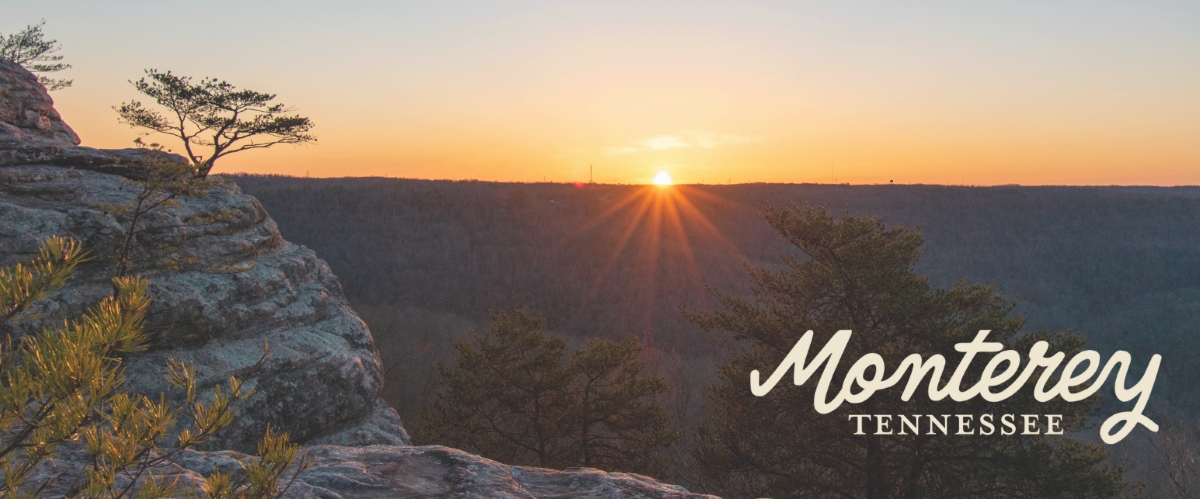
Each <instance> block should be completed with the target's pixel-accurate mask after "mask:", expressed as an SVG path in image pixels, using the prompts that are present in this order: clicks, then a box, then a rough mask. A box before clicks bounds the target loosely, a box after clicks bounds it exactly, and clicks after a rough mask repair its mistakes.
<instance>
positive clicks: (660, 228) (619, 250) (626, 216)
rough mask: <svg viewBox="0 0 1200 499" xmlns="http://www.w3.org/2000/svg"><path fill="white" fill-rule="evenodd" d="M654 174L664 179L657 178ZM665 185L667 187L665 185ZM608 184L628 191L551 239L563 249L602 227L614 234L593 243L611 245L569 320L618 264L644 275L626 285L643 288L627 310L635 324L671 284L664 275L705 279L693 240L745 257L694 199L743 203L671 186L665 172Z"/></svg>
mask: <svg viewBox="0 0 1200 499" xmlns="http://www.w3.org/2000/svg"><path fill="white" fill-rule="evenodd" d="M659 177H665V178H663V179H662V180H663V181H662V182H660V181H659V180H660V178H659ZM667 186H670V187H671V188H669V189H668V188H665V187H667ZM608 188H613V189H618V188H619V189H621V190H626V189H631V191H626V192H628V194H626V195H624V197H623V198H620V199H619V200H618V201H616V202H613V203H612V204H611V205H610V206H608V207H607V208H606V209H604V210H602V211H600V213H598V214H597V215H595V216H593V217H589V220H588V221H587V223H585V224H583V225H582V226H581V227H579V228H578V229H576V230H574V231H572V233H571V234H568V235H565V236H564V238H563V239H562V240H561V241H560V243H559V244H556V246H558V247H561V248H564V249H565V248H566V247H568V246H569V245H570V243H571V241H572V240H575V241H578V240H579V239H581V238H584V237H585V236H592V235H596V234H602V233H604V232H606V231H612V232H613V233H614V234H613V235H614V236H615V237H611V238H602V239H598V240H596V242H595V243H593V244H599V243H600V241H603V243H602V244H611V249H610V250H608V251H605V252H604V254H606V256H605V257H604V258H603V260H602V261H600V262H597V265H596V266H597V271H596V272H595V273H594V274H593V275H594V278H593V279H592V282H590V283H589V284H588V286H587V288H586V291H585V293H586V294H585V296H584V297H583V300H582V304H583V305H584V307H581V308H580V310H579V312H577V313H576V314H575V317H574V318H573V319H572V320H571V323H572V324H571V325H574V324H575V323H577V321H579V320H581V319H582V315H583V313H584V312H583V310H584V308H586V307H587V306H588V305H589V304H591V303H593V302H594V301H595V300H596V298H597V297H598V296H599V294H600V293H601V292H604V291H605V284H606V282H607V280H608V278H609V276H610V275H611V274H612V273H613V272H614V270H615V269H616V268H617V266H618V265H621V266H629V265H633V266H636V271H638V272H641V273H642V274H644V279H645V281H644V287H643V288H641V289H639V290H629V292H637V293H645V294H644V303H643V304H642V305H640V306H638V307H637V308H638V309H637V310H633V311H631V312H633V313H634V314H636V315H637V317H631V318H634V319H637V320H636V321H635V322H637V323H640V324H650V323H652V322H653V317H652V314H653V310H654V301H655V297H656V296H657V294H658V293H659V290H660V289H666V288H667V287H673V286H676V285H677V283H675V282H665V281H666V280H668V279H673V280H676V281H677V280H678V279H687V280H691V281H694V282H696V283H699V284H700V285H701V286H700V287H701V288H702V287H703V285H704V284H705V277H704V276H703V275H702V272H701V270H700V265H701V264H702V263H701V262H697V258H696V254H695V251H694V248H693V244H697V242H699V241H703V243H701V244H707V245H712V244H714V242H715V244H716V246H718V247H717V248H712V249H713V250H715V251H717V252H719V253H721V254H724V255H731V256H734V257H735V258H737V259H740V260H745V256H744V255H743V254H742V252H741V251H740V250H738V248H737V247H736V246H735V245H734V244H732V243H731V242H730V241H729V240H728V239H727V238H726V237H725V236H724V234H722V232H721V231H720V230H719V229H718V228H717V227H716V226H715V225H714V224H713V223H712V222H711V221H710V220H709V219H708V217H707V216H705V214H704V212H703V211H701V209H700V208H698V207H697V203H699V204H700V205H701V206H704V207H705V208H706V209H710V210H711V209H713V208H716V209H730V208H733V207H739V208H743V209H744V208H745V207H744V206H741V205H740V204H738V203H734V202H731V201H729V200H726V199H724V198H722V197H720V196H717V195H715V194H713V193H711V192H708V191H709V190H710V189H706V188H703V187H697V186H685V185H674V184H673V183H672V182H671V179H670V176H669V174H667V172H665V171H664V172H659V176H656V177H655V181H654V185H647V186H640V187H615V186H613V187H608ZM689 198H691V199H689ZM693 199H694V200H695V201H693ZM614 229H615V230H614ZM610 291H611V290H610Z"/></svg>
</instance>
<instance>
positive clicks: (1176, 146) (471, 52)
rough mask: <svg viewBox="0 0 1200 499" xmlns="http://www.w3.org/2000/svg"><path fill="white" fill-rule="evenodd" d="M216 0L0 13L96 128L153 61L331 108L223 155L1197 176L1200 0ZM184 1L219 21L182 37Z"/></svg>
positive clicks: (1197, 180) (622, 170)
mask: <svg viewBox="0 0 1200 499" xmlns="http://www.w3.org/2000/svg"><path fill="white" fill-rule="evenodd" d="M217 4H218V5H216V6H215V8H213V7H206V6H200V5H167V6H164V5H158V4H151V3H148V2H142V1H134V2H124V3H120V4H115V5H76V4H69V5H68V4H65V3H63V4H61V5H57V4H56V3H55V2H54V1H51V2H45V3H39V4H33V3H30V4H19V5H14V6H12V7H10V9H9V10H8V13H7V15H6V16H5V19H4V20H3V21H0V32H3V33H10V32H13V31H15V30H18V29H20V28H22V27H24V26H25V25H26V24H31V23H36V22H38V21H39V20H40V19H43V18H44V19H45V20H46V27H45V30H46V33H47V35H48V36H49V37H50V38H55V39H58V41H59V42H60V43H61V44H62V51H61V54H62V55H64V56H65V59H64V62H68V63H70V64H73V65H74V68H72V69H70V70H68V71H65V72H62V73H58V74H56V75H55V76H56V77H62V78H71V79H74V80H75V86H74V87H73V88H70V89H66V90H62V91H58V92H55V93H54V94H53V97H54V99H55V101H56V107H57V109H58V110H59V112H60V113H61V114H62V115H63V118H64V120H65V121H66V122H67V123H68V124H69V125H71V126H72V127H73V128H74V129H75V130H76V132H78V133H79V135H80V136H81V137H82V138H83V142H84V145H89V146H95V147H105V148H121V147H129V146H130V145H131V141H132V139H133V138H135V137H137V133H136V132H135V131H134V130H132V129H130V128H128V127H126V126H124V125H120V124H118V123H117V122H116V114H115V113H114V112H113V111H112V109H111V107H112V106H113V105H116V104H119V103H121V102H124V101H128V100H130V99H133V98H137V97H138V96H137V94H136V93H135V92H134V91H133V89H132V87H131V86H130V85H129V84H128V83H127V81H128V80H131V79H137V78H139V77H140V76H141V75H142V71H143V70H144V69H148V68H157V69H162V70H172V71H174V72H175V73H176V74H182V75H189V76H194V77H202V76H215V77H219V78H222V79H225V80H228V81H229V82H230V83H233V84H234V85H237V86H239V87H243V88H248V89H252V90H257V91H262V92H270V93H275V94H278V96H279V101H281V102H284V103H286V104H288V105H289V106H292V107H294V108H295V109H296V110H297V112H298V113H300V114H302V115H304V116H308V117H310V118H312V119H313V121H314V122H315V123H316V128H315V130H314V132H315V134H316V135H317V137H318V142H317V144H315V145H311V146H304V147H298V148H293V147H288V146H283V147H276V148H272V149H269V150H265V151H254V152H250V153H243V154H237V155H233V156H230V157H228V158H226V159H224V160H222V161H221V162H219V163H218V164H217V167H216V169H215V170H214V171H215V172H217V173H222V172H225V173H230V172H247V173H275V174H287V175H295V176H305V175H308V176H312V177H340V176H387V177H406V178H432V179H479V180H491V181H524V182H540V181H543V180H545V181H554V182H588V181H595V182H597V183H622V184H651V183H652V182H653V178H654V176H655V175H656V174H657V172H659V171H669V172H670V176H671V177H672V180H673V182H674V183H675V184H677V185H678V184H702V183H703V184H726V183H747V182H792V183H803V182H808V183H852V184H886V183H890V182H894V183H897V184H916V183H924V184H968V185H1000V184H1023V185H1049V184H1067V185H1112V184H1124V185H1131V184H1136V185H1197V184H1200V140H1197V139H1196V137H1197V136H1200V92H1196V91H1195V89H1196V88H1200V65H1197V64H1195V62H1194V54H1195V53H1200V30H1195V29H1194V27H1195V26H1196V25H1200V4H1195V3H1194V2H1193V3H1187V2H1169V1H1155V2H1142V3H1138V4H1136V5H1117V4H1104V5H1098V4H1094V3H1087V2H1077V3H1057V4H1055V5H1040V4H1037V3H1005V4H997V5H990V6H979V5H974V6H965V5H944V4H934V3H919V4H912V5H905V6H897V5H887V4H865V3H864V4H857V3H839V4H837V5H825V6H821V5H803V4H797V3H793V2H778V3H772V2H767V3H761V4H741V3H728V4H697V3H691V2H661V3H653V4H644V3H634V2H611V3H605V4H603V5H599V4H597V5H590V4H583V5H558V4H553V5H549V4H543V3H523V2H508V3H505V4H503V5H499V4H494V3H483V2H476V3H468V4H461V5H448V4H444V3H406V4H394V3H384V2H380V3H374V2H356V3H351V4H347V5H339V6H333V5H328V4H323V3H316V2H305V1H300V2H295V3H288V4H282V3H254V4H246V3H244V2H242V3H233V2H228V3H225V2H221V1H218V2H217ZM231 9H237V10H238V12H240V13H241V14H240V15H239V16H236V18H230V17H229V16H227V15H226V14H227V13H228V12H230V11H231ZM266 18H271V19H276V21H273V22H272V23H270V24H269V25H264V24H262V23H261V22H259V20H261V19H266ZM180 19H187V20H188V22H192V23H195V24H197V25H205V26H210V27H211V29H212V30H213V31H212V33H210V34H211V36H207V37H205V40H200V41H197V40H192V39H189V38H187V37H180V36H178V35H177V33H176V31H177V26H178V20H180ZM115 25H121V26H132V27H135V29H134V28H131V29H134V31H132V33H135V34H136V36H130V35H129V34H128V32H127V30H113V29H110V27H111V26H115ZM146 40H153V41H154V43H151V44H147V43H145V41H146ZM247 47H250V48H247ZM155 140H156V141H158V142H161V143H164V144H166V145H167V146H168V147H174V148H176V149H178V145H176V144H173V143H172V142H171V141H170V140H169V139H166V138H164V137H157V138H155Z"/></svg>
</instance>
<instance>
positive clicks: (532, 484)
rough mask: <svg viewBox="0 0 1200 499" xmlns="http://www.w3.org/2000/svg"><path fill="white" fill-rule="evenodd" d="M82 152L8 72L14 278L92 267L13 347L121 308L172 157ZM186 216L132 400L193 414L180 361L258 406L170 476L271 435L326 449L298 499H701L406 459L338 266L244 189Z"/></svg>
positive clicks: (233, 461) (216, 193)
mask: <svg viewBox="0 0 1200 499" xmlns="http://www.w3.org/2000/svg"><path fill="white" fill-rule="evenodd" d="M79 143H80V140H79V137H78V136H77V135H76V134H75V132H74V131H72V130H71V128H70V127H69V126H67V125H66V123H64V122H63V120H62V119H61V117H60V116H59V115H58V113H57V112H56V111H55V110H54V107H53V102H52V101H51V99H50V96H49V94H47V93H46V91H45V89H44V88H42V87H41V85H39V84H38V83H37V79H36V77H34V76H33V75H32V74H30V73H28V72H27V71H25V70H24V69H22V68H20V67H19V66H17V65H15V64H11V63H9V62H7V61H3V60H0V266H7V265H11V264H13V263H16V262H19V261H24V260H28V259H30V258H31V257H32V256H33V255H34V254H35V252H36V249H37V247H38V245H39V243H40V242H41V241H42V240H43V239H44V238H46V237H48V236H52V235H58V236H69V237H72V238H75V239H77V240H80V241H82V242H83V243H84V245H85V247H86V248H88V249H89V250H90V254H91V256H92V260H91V261H89V262H87V263H85V264H83V265H81V266H80V268H79V269H78V271H77V272H76V275H75V276H74V278H73V279H72V281H71V282H70V283H69V285H68V286H67V287H66V288H64V289H63V290H62V291H61V292H59V293H57V294H56V295H54V296H52V297H51V298H49V299H46V300H43V301H41V302H39V303H38V305H37V306H38V309H37V310H36V311H35V312H37V313H40V314H42V315H41V317H40V318H39V319H38V320H34V321H27V322H20V323H16V324H15V325H9V326H7V327H8V328H9V330H8V331H0V333H8V334H13V335H14V336H20V335H24V334H33V333H36V332H37V331H38V330H39V329H40V328H41V327H42V326H43V325H45V324H47V323H49V322H57V321H61V320H62V319H63V318H66V317H70V316H71V315H72V314H77V313H78V312H79V311H80V310H82V308H84V307H85V306H86V305H87V304H91V303H95V302H96V301H98V300H99V299H101V298H102V297H103V296H106V295H107V294H109V293H111V289H112V288H111V284H110V279H111V278H112V277H113V275H115V273H116V266H115V261H114V258H113V257H112V255H114V254H115V253H116V250H117V249H118V248H119V247H120V245H121V243H122V237H123V234H124V228H123V226H122V224H123V223H125V222H124V221H123V219H122V217H121V216H120V215H118V214H116V213H114V210H112V208H111V207H112V206H117V205H121V204H126V203H129V202H130V200H131V199H133V196H134V195H135V188H134V186H133V185H131V184H130V182H129V181H128V180H127V179H128V178H138V176H139V172H140V170H139V165H140V164H141V162H142V161H144V160H145V159H146V158H147V157H149V156H152V155H159V158H160V159H161V158H162V156H161V153H156V152H153V151H146V150H136V149H125V150H100V149H93V148H87V147H81V146H79V145H78V144H79ZM167 159H172V158H169V157H168V158H167ZM173 159H175V160H179V161H182V158H179V157H177V156H176V157H174V158H173ZM180 201H181V202H180V205H179V206H176V207H172V208H171V209H169V210H162V211H159V212H157V213H156V214H154V215H153V217H154V219H153V223H154V225H155V226H156V227H159V228H160V229H159V230H158V231H157V232H156V239H155V244H159V245H161V246H163V247H162V248H160V249H161V251H163V252H165V253H168V256H169V258H167V260H168V261H170V262H173V263H170V264H163V263H161V260H160V263H143V264H140V265H138V266H137V267H136V268H135V270H136V271H137V273H138V274H140V275H142V276H144V277H146V278H148V279H149V280H150V282H151V286H150V296H151V298H152V305H151V309H150V311H149V313H148V315H147V331H148V333H149V334H150V343H151V348H150V349H149V350H148V351H147V352H144V353H141V354H138V355H134V356H130V357H128V358H126V359H125V362H124V365H125V366H126V374H127V375H128V377H129V379H130V381H129V383H128V384H127V385H126V388H128V389H129V390H131V391H135V392H139V393H144V394H147V395H154V396H157V394H159V393H167V394H168V396H169V397H171V396H173V397H175V398H174V399H173V400H174V401H176V402H179V401H180V400H181V396H182V394H180V393H178V392H177V391H175V390H172V389H170V388H169V387H168V386H167V383H166V381H165V378H164V373H165V368H164V366H165V363H166V359H167V358H168V357H174V358H176V359H180V360H184V361H192V362H194V363H195V365H196V366H197V370H198V373H199V375H200V377H201V380H200V381H201V386H204V387H206V388H207V389H211V388H212V387H213V386H216V385H217V384H220V383H222V382H224V381H226V380H227V379H228V378H229V377H230V376H237V377H238V378H240V379H243V380H245V381H246V384H247V386H248V387H251V388H254V389H255V394H254V395H253V396H251V397H250V398H248V399H246V400H244V401H243V402H242V403H241V405H240V406H239V407H240V416H239V418H238V420H237V423H235V424H234V425H233V426H231V427H229V428H226V429H225V430H224V431H223V433H222V434H221V436H220V438H218V439H216V440H215V441H213V442H211V445H209V447H208V450H206V451H198V452H190V451H189V452H188V453H187V454H186V455H185V456H184V458H183V459H180V460H179V461H178V462H177V463H176V464H175V465H172V467H171V468H170V469H171V470H173V471H170V473H174V474H177V475H179V476H181V477H184V478H185V479H186V480H188V481H192V482H197V483H199V482H202V481H203V478H202V477H201V474H207V473H209V472H210V471H211V470H212V469H214V467H215V468H220V469H225V468H229V469H233V468H236V466H237V462H238V461H239V460H242V459H244V458H245V455H244V454H241V452H248V451H252V450H253V448H254V446H255V443H256V442H257V441H258V439H259V438H260V437H261V436H262V434H263V431H264V430H265V428H266V426H267V425H268V424H269V425H271V427H272V428H274V429H277V430H279V431H286V432H288V433H290V434H291V435H292V437H293V438H294V439H295V440H297V441H299V442H302V443H305V444H306V445H310V446H312V447H310V455H311V457H312V464H313V465H312V467H311V468H309V469H308V470H306V471H304V472H303V473H302V474H301V475H300V476H299V477H298V478H297V481H296V483H295V484H294V485H293V487H292V488H291V489H289V492H288V495H289V496H291V497H417V496H421V497H428V496H439V497H440V496H445V497H568V496H570V497H699V496H696V495H693V494H689V493H687V491H685V490H683V489H682V488H679V487H676V486H669V485H664V484H661V483H658V482H655V481H653V480H650V479H647V478H645V477H640V476H637V475H628V474H620V473H605V472H601V471H598V470H572V471H565V472H560V471H551V470H542V469H535V468H524V467H516V466H505V465H502V464H499V463H496V462H493V461H490V460H487V459H484V458H480V457H478V456H473V455H471V454H467V453H465V452H462V451H457V450H454V449H447V448H443V447H411V446H408V445H409V443H410V442H409V440H408V435H407V434H406V433H405V430H404V428H403V427H402V425H401V422H400V419H399V417H398V416H397V415H396V412H395V411H394V410H393V409H391V408H389V407H387V405H386V404H384V403H382V401H380V400H379V398H378V393H379V390H380V387H381V383H382V369H381V363H380V361H379V357H378V354H377V352H376V350H375V347H374V344H373V342H372V338H371V334H370V332H369V331H368V330H367V327H366V324H364V323H363V321H362V320H360V319H359V318H358V316H357V315H355V313H354V311H353V310H351V309H350V307H349V306H348V305H347V303H346V299H345V297H344V296H343V295H342V292H341V287H340V285H339V284H338V281H337V277H336V276H334V275H333V274H332V273H331V272H330V270H329V267H328V265H326V264H325V262H323V261H322V260H321V259H319V258H317V256H316V255H315V254H314V253H313V252H312V251H311V250H309V249H307V248H305V247H303V246H299V245H295V244H292V243H289V242H287V241H285V240H283V238H282V237H281V236H280V234H279V230H278V228H277V226H276V224H275V222H274V221H272V220H271V218H270V216H268V215H267V212H266V211H265V210H264V209H263V207H262V205H261V204H259V202H258V201H257V200H256V199H254V198H253V197H250V196H247V195H244V194H242V192H241V190H240V189H238V187H237V186H236V185H234V184H232V183H225V184H221V185H218V186H216V187H214V188H212V189H210V190H209V192H208V193H207V194H206V195H204V196H199V197H190V198H183V199H180ZM164 241H166V242H167V243H164ZM264 343H265V344H267V345H269V348H270V355H269V356H268V357H266V358H263V356H262V351H263V345H264ZM329 444H333V445H329ZM80 466H83V464H82V463H81V462H78V463H77V462H75V461H73V460H72V459H71V458H69V457H64V458H62V459H59V460H57V463H56V465H55V466H54V467H52V468H43V469H42V470H41V471H40V472H39V473H40V474H42V475H44V476H45V477H49V476H58V475H62V476H69V475H71V473H72V470H75V471H77V470H78V468H79V467H80ZM165 471H169V470H165ZM62 485H63V484H57V485H55V486H57V487H61V486H62ZM51 490H55V489H54V486H52V487H51Z"/></svg>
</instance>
